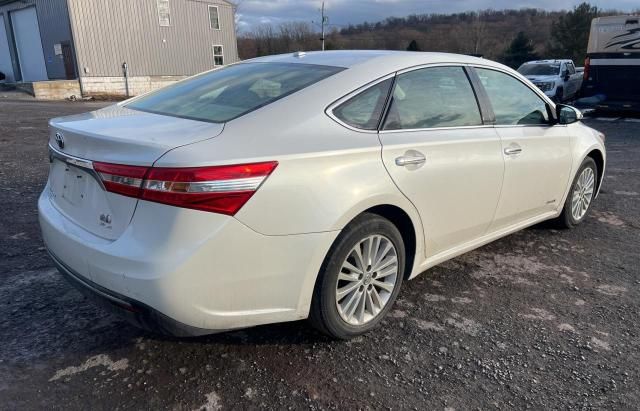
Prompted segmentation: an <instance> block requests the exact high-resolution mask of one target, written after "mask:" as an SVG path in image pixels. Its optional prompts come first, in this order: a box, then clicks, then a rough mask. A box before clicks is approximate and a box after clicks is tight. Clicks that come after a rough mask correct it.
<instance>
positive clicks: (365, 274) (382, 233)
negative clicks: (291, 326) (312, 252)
mask: <svg viewBox="0 0 640 411" xmlns="http://www.w3.org/2000/svg"><path fill="white" fill-rule="evenodd" d="M369 250H371V251H369ZM405 261H406V259H405V247H404V242H403V241H402V236H401V234H400V232H399V231H398V229H397V228H396V226H395V225H393V224H392V223H391V222H390V221H389V220H387V219H385V218H383V217H380V216H379V215H377V214H371V213H364V214H362V215H360V216H358V217H357V218H356V219H354V220H353V221H352V222H351V223H349V225H347V227H345V229H344V230H343V231H342V233H340V235H339V236H338V238H337V239H336V241H335V242H334V244H333V245H332V246H331V249H330V250H329V252H328V253H327V256H326V257H325V260H324V262H323V264H322V267H321V268H320V272H319V274H318V279H317V280H316V285H315V289H314V292H313V299H312V302H311V310H310V313H309V319H310V321H311V323H312V324H313V326H314V327H316V328H317V329H318V330H320V331H321V332H323V333H324V334H327V335H329V336H331V337H333V338H337V339H343V340H346V339H350V338H353V337H356V336H358V335H362V334H364V333H366V332H368V331H370V330H372V329H373V328H375V327H376V326H378V324H379V323H380V321H381V320H382V319H383V318H384V317H385V315H386V314H387V312H389V310H390V309H391V306H392V305H393V303H394V301H395V299H396V297H397V296H398V293H399V292H400V286H401V284H402V279H403V277H404V271H405ZM394 268H395V270H394Z"/></svg>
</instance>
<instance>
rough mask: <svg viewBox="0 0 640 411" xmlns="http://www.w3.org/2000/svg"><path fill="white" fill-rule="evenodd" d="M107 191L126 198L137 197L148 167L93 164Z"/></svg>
mask: <svg viewBox="0 0 640 411" xmlns="http://www.w3.org/2000/svg"><path fill="white" fill-rule="evenodd" d="M93 168H94V169H95V170H96V171H97V172H98V173H99V174H100V178H102V183H103V184H104V188H106V189H107V191H110V192H112V193H117V194H122V195H124V196H128V197H138V196H139V195H140V187H142V181H143V179H144V176H145V175H146V174H147V171H149V167H139V166H126V165H122V164H107V163H93Z"/></svg>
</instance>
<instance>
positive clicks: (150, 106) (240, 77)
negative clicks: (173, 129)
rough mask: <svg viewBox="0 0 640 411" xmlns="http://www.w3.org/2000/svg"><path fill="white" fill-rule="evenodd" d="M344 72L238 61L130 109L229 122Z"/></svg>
mask: <svg viewBox="0 0 640 411" xmlns="http://www.w3.org/2000/svg"><path fill="white" fill-rule="evenodd" d="M342 70H344V68H342V67H329V66H318V65H311V64H299V63H244V64H235V65H233V66H229V67H226V68H223V69H219V70H214V71H210V72H207V73H204V74H200V75H198V76H195V77H193V78H190V79H187V80H185V81H181V82H179V83H176V84H174V85H171V86H168V87H165V88H163V89H161V90H158V91H156V92H153V93H150V94H148V95H146V96H144V97H141V98H139V99H136V100H134V101H132V102H131V103H129V104H127V105H126V107H127V108H130V109H134V110H140V111H146V112H150V113H155V114H164V115H168V116H174V117H182V118H188V119H192V120H201V121H209V122H213V123H224V122H227V121H229V120H232V119H234V118H237V117H240V116H242V115H244V114H246V113H248V112H250V111H253V110H256V109H258V108H260V107H264V106H266V105H267V104H270V103H273V102H274V101H276V100H279V99H281V98H283V97H285V96H287V95H289V94H291V93H295V92H296V91H299V90H302V89H303V88H305V87H308V86H310V85H311V84H314V83H316V82H318V81H320V80H322V79H325V78H327V77H329V76H331V75H333V74H335V73H337V72H339V71H342Z"/></svg>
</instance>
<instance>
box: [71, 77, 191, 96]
mask: <svg viewBox="0 0 640 411" xmlns="http://www.w3.org/2000/svg"><path fill="white" fill-rule="evenodd" d="M184 78H186V76H135V77H129V95H131V96H137V95H140V94H143V93H147V92H149V91H152V90H155V89H158V88H160V87H164V86H167V85H169V84H172V83H174V82H176V81H178V80H182V79H184ZM80 82H81V83H82V91H83V93H84V95H85V96H125V95H126V87H125V81H124V77H81V78H80Z"/></svg>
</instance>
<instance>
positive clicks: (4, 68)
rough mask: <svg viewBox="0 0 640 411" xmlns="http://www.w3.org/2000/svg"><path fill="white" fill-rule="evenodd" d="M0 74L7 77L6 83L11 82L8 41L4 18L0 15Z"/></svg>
mask: <svg viewBox="0 0 640 411" xmlns="http://www.w3.org/2000/svg"><path fill="white" fill-rule="evenodd" d="M0 72H2V73H4V75H5V76H6V77H7V79H6V81H13V67H12V65H11V54H9V41H8V40H7V31H6V30H5V26H4V18H3V16H2V14H0Z"/></svg>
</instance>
